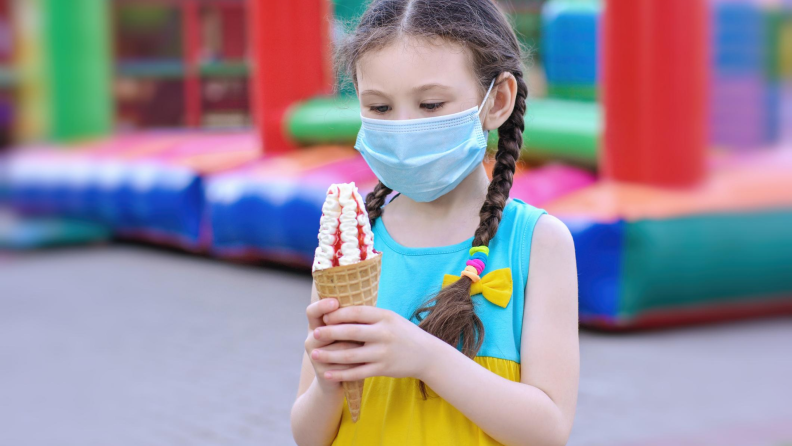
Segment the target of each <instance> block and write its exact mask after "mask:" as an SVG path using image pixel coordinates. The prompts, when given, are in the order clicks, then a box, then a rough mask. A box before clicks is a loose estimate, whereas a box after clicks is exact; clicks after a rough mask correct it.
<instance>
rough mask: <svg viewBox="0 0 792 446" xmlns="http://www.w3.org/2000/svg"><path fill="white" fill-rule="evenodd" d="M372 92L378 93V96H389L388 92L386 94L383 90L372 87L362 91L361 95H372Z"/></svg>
mask: <svg viewBox="0 0 792 446" xmlns="http://www.w3.org/2000/svg"><path fill="white" fill-rule="evenodd" d="M370 94H373V95H377V96H382V97H385V98H387V97H388V95H387V94H385V93H383V92H381V91H379V90H374V89H371V88H369V89H367V90H363V91H361V92H360V95H361V96H364V95H370Z"/></svg>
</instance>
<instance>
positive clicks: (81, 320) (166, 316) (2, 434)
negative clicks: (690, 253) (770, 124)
mask: <svg viewBox="0 0 792 446" xmlns="http://www.w3.org/2000/svg"><path fill="white" fill-rule="evenodd" d="M309 289H310V276H309V275H308V274H307V273H305V272H291V271H285V270H276V269H265V268H261V267H252V266H241V265H232V264H227V263H222V262H218V261H214V260H210V259H203V258H198V257H191V256H187V255H183V254H178V253H172V252H168V251H162V250H156V249H150V248H144V247H136V246H124V245H121V246H111V247H96V248H87V249H86V248H83V249H64V250H57V251H48V252H43V253H42V252H39V253H33V254H25V255H9V254H2V253H0V445H14V446H26V445H35V446H38V445H54V444H57V445H80V446H88V445H111V444H112V445H182V444H183V445H248V444H250V445H253V444H256V445H291V444H293V442H292V440H291V433H290V429H289V418H288V413H289V409H290V405H291V402H292V401H293V398H294V396H295V392H296V387H297V373H298V370H299V363H300V360H301V355H302V342H303V340H304V339H305V331H306V328H305V319H304V308H305V306H306V305H307V303H308V300H309ZM790 322H792V321H790V319H789V318H786V319H773V320H765V321H754V322H743V323H730V324H721V325H714V326H709V327H700V328H691V329H681V330H673V331H666V332H654V333H647V334H640V335H635V334H632V335H607V334H600V333H591V332H588V331H581V355H582V377H581V388H580V397H579V407H578V412H577V417H576V421H575V429H574V433H573V436H572V439H571V441H570V443H569V444H570V445H577V446H583V445H586V446H600V445H602V446H605V445H608V446H639V445H640V446H654V445H719V446H729V445H735V446H738V445H739V446H743V445H744V446H779V445H782V444H785V442H786V443H788V444H792V404H790V402H791V401H792V354H791V353H792V350H791V349H790V345H792V342H791V341H792V323H790Z"/></svg>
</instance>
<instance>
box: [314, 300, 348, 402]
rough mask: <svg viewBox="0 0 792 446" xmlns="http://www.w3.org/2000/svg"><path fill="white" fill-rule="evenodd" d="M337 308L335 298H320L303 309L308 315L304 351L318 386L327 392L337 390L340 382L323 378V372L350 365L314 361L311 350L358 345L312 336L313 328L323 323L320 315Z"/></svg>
mask: <svg viewBox="0 0 792 446" xmlns="http://www.w3.org/2000/svg"><path fill="white" fill-rule="evenodd" d="M337 308H338V300H337V299H320V300H319V301H317V302H314V303H312V304H310V305H308V308H306V310H305V313H306V315H307V316H308V329H309V330H310V333H308V337H307V338H306V339H305V352H306V353H308V357H309V358H311V364H312V365H313V368H314V374H315V375H316V381H317V383H318V384H319V387H320V388H322V389H324V390H326V391H328V392H335V391H338V389H340V388H341V383H340V382H338V381H329V380H327V379H325V378H324V373H325V372H326V371H328V370H343V369H348V368H350V367H352V366H351V365H349V364H327V363H324V362H320V361H316V360H315V359H313V355H312V353H313V351H314V350H315V349H316V348H319V347H321V348H322V349H323V350H325V351H344V350H347V349H351V348H354V347H357V346H359V345H360V344H357V343H352V342H334V341H333V340H324V339H323V340H318V339H316V338H315V337H314V330H315V329H316V328H317V327H321V326H324V325H325V324H324V322H323V321H322V316H324V315H325V314H327V313H329V312H331V311H334V310H336V309H337Z"/></svg>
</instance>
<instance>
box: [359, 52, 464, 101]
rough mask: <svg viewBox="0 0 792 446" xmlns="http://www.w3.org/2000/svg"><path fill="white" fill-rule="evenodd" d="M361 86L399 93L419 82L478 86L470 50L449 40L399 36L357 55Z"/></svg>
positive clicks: (360, 89) (424, 83) (412, 87)
mask: <svg viewBox="0 0 792 446" xmlns="http://www.w3.org/2000/svg"><path fill="white" fill-rule="evenodd" d="M356 72H357V83H358V90H359V91H365V90H366V89H376V90H379V91H387V92H392V93H394V94H395V93H397V92H401V91H409V90H412V89H414V88H415V87H417V86H422V85H428V84H440V85H445V86H448V87H451V88H455V89H456V88H459V89H469V88H476V87H477V82H476V77H475V74H474V71H473V64H472V60H471V57H470V53H469V51H468V50H467V49H466V48H464V47H462V46H461V45H458V44H455V43H452V42H447V41H440V40H434V41H427V40H426V39H418V38H400V39H397V40H395V41H393V42H391V43H390V44H388V45H386V46H384V47H382V48H378V49H376V50H371V51H368V52H366V53H365V54H363V55H362V56H361V57H360V59H358V62H357V66H356Z"/></svg>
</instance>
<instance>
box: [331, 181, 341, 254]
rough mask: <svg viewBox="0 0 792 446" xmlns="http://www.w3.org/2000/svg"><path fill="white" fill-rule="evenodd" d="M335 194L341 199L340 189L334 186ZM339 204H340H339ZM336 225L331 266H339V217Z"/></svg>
mask: <svg viewBox="0 0 792 446" xmlns="http://www.w3.org/2000/svg"><path fill="white" fill-rule="evenodd" d="M336 194H337V195H338V197H339V198H340V197H341V188H339V187H338V186H336ZM339 204H340V203H339ZM336 220H338V224H337V225H336V233H335V244H333V266H339V265H340V264H339V263H338V257H339V255H340V254H341V216H339V217H338V218H337V219H336Z"/></svg>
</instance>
